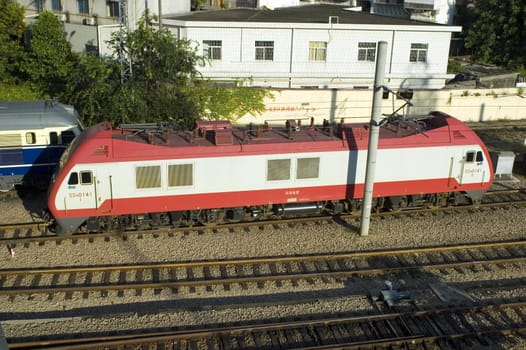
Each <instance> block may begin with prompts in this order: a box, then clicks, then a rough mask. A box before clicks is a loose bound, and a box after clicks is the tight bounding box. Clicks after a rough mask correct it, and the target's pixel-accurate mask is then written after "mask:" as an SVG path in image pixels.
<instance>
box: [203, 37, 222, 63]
mask: <svg viewBox="0 0 526 350" xmlns="http://www.w3.org/2000/svg"><path fill="white" fill-rule="evenodd" d="M222 45H223V42H222V41H221V40H203V56H205V57H207V58H210V59H211V60H220V59H221V46H222Z"/></svg>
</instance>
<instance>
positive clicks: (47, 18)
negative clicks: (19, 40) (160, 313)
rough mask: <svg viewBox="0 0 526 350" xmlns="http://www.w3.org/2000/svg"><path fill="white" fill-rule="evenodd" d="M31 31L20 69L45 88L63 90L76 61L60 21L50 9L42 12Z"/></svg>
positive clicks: (53, 91) (53, 92)
mask: <svg viewBox="0 0 526 350" xmlns="http://www.w3.org/2000/svg"><path fill="white" fill-rule="evenodd" d="M31 32H32V37H31V43H30V48H29V50H28V54H27V60H26V62H25V64H24V67H23V69H24V71H25V72H26V73H27V74H28V76H29V77H30V79H31V80H32V81H33V82H34V83H35V84H37V85H38V86H39V87H40V88H41V89H42V90H43V91H44V92H46V93H48V94H49V95H51V96H57V95H59V94H60V93H61V91H63V89H64V87H65V85H66V81H67V79H68V75H69V74H70V72H71V69H72V66H74V65H76V57H75V55H73V53H72V52H71V45H70V43H69V42H68V41H67V40H66V36H65V33H64V29H63V28H62V25H61V23H60V21H59V20H58V19H57V18H56V17H55V15H54V14H53V13H52V12H50V11H43V12H41V13H40V14H39V16H38V19H37V20H36V22H35V23H34V25H33V26H32V28H31Z"/></svg>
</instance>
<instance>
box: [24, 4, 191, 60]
mask: <svg viewBox="0 0 526 350" xmlns="http://www.w3.org/2000/svg"><path fill="white" fill-rule="evenodd" d="M114 1H117V2H118V0H114ZM17 2H18V3H19V4H21V5H22V6H24V7H25V9H26V11H25V15H26V18H27V20H28V22H31V20H32V19H34V18H36V17H37V16H38V13H39V11H40V10H48V11H53V9H52V5H51V1H41V3H42V5H43V7H42V9H39V7H38V6H37V2H36V1H34V0H17ZM61 3H62V11H53V12H55V14H56V15H57V17H59V18H65V21H64V29H65V31H66V34H67V38H68V40H69V42H70V43H71V45H72V47H73V50H74V51H77V52H85V51H86V47H88V48H90V49H91V48H92V47H93V45H95V46H100V47H99V49H100V52H99V53H100V54H101V55H107V54H108V49H107V46H106V45H105V44H104V41H102V40H100V37H99V36H98V34H97V33H98V32H99V28H98V27H99V26H105V28H103V29H102V32H103V33H107V32H108V31H109V30H111V31H116V30H118V29H119V27H118V24H119V23H120V22H119V21H120V20H119V17H114V16H110V13H109V7H108V5H107V1H106V0H89V2H88V3H89V13H88V14H83V13H79V9H78V2H77V0H61ZM190 3H191V0H177V1H171V0H161V11H162V13H163V14H165V15H174V14H187V13H189V12H190ZM127 4H128V12H127V17H128V27H129V28H130V29H131V30H134V29H135V27H136V24H137V21H138V20H139V19H140V17H141V16H142V14H143V13H144V11H145V9H146V8H148V9H149V11H150V13H151V14H155V15H157V16H158V15H159V1H158V0H127ZM62 15H64V17H63V16H62ZM105 37H108V35H106V36H105Z"/></svg>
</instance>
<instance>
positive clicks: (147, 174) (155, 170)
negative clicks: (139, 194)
mask: <svg viewBox="0 0 526 350" xmlns="http://www.w3.org/2000/svg"><path fill="white" fill-rule="evenodd" d="M135 187H136V188H137V189H141V188H159V187H161V167H160V166H158V165H152V166H138V167H137V168H135Z"/></svg>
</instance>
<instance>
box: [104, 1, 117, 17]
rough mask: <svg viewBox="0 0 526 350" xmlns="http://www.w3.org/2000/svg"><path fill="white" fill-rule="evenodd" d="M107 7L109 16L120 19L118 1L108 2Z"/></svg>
mask: <svg viewBox="0 0 526 350" xmlns="http://www.w3.org/2000/svg"><path fill="white" fill-rule="evenodd" d="M106 6H108V15H109V16H110V17H120V11H119V2H118V1H106Z"/></svg>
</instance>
